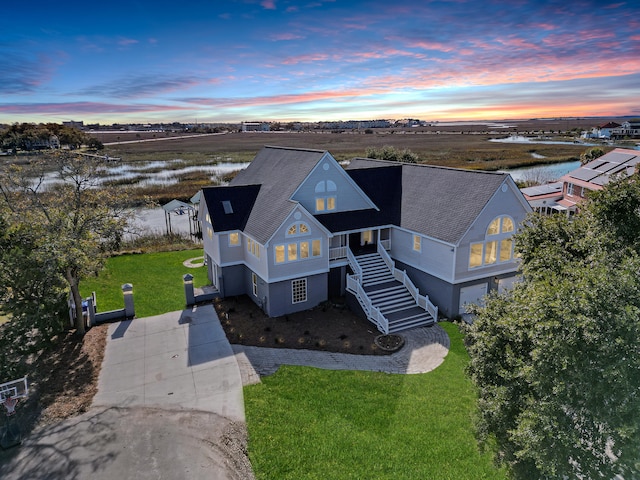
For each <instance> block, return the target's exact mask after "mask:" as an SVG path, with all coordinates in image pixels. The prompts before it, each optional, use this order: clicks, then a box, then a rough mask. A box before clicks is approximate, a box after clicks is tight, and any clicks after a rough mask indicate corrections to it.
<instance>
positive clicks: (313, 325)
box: [214, 295, 391, 355]
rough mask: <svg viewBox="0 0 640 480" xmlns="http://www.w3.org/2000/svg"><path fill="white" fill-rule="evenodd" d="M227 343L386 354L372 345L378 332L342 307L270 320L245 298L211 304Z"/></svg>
mask: <svg viewBox="0 0 640 480" xmlns="http://www.w3.org/2000/svg"><path fill="white" fill-rule="evenodd" d="M214 306H215V308H216V311H217V312H218V317H219V318H220V323H221V324H222V328H223V329H224V331H225V333H226V334H227V338H228V339H229V342H230V343H234V344H240V345H249V346H258V347H271V348H296V349H306V350H322V351H326V352H339V353H351V354H356V355H388V354H389V353H391V352H389V351H384V350H383V349H381V348H380V347H379V346H378V345H376V343H375V338H376V337H377V336H378V335H380V332H379V331H378V330H377V329H376V328H375V326H374V325H373V324H372V323H370V322H369V321H367V320H365V319H364V318H361V317H359V316H358V315H356V314H355V313H354V312H352V311H351V310H349V308H348V307H347V306H346V305H345V304H344V300H343V299H337V300H333V301H328V302H324V303H322V304H321V305H319V306H317V307H315V308H312V309H311V310H305V311H303V312H297V313H292V314H289V315H283V316H281V317H273V318H270V317H268V316H267V315H265V314H264V312H262V310H260V308H259V307H258V306H257V305H256V304H255V303H253V302H252V301H251V299H250V298H249V297H248V296H246V295H240V296H237V297H229V298H225V299H217V300H216V301H215V302H214Z"/></svg>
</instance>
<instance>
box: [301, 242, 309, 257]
mask: <svg viewBox="0 0 640 480" xmlns="http://www.w3.org/2000/svg"><path fill="white" fill-rule="evenodd" d="M300 258H309V242H300Z"/></svg>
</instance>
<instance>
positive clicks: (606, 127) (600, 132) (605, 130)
mask: <svg viewBox="0 0 640 480" xmlns="http://www.w3.org/2000/svg"><path fill="white" fill-rule="evenodd" d="M620 126H621V125H620V124H619V123H616V122H607V123H605V124H603V125H598V126H597V127H593V128H592V129H591V131H590V132H585V133H583V135H582V137H583V138H607V139H608V138H611V132H612V130H613V129H614V128H619V127H620Z"/></svg>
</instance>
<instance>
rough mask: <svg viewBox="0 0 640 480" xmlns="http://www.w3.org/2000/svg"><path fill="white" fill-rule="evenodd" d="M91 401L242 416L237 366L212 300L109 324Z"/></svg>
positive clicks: (236, 419)
mask: <svg viewBox="0 0 640 480" xmlns="http://www.w3.org/2000/svg"><path fill="white" fill-rule="evenodd" d="M93 405H94V406H113V407H133V406H144V407H153V408H163V409H167V410H198V411H203V412H212V413H216V414H218V415H220V416H222V417H225V418H228V419H230V420H233V421H238V422H244V420H245V417H244V399H243V396H242V379H241V377H240V369H239V367H238V363H237V361H236V359H235V357H234V353H233V350H232V349H231V345H229V341H228V340H227V338H226V336H225V334H224V331H223V329H222V326H221V325H220V321H219V320H218V317H217V315H216V312H215V309H214V308H213V306H212V305H204V306H199V307H194V308H193V309H189V310H183V311H182V312H172V313H167V314H164V315H159V316H156V317H149V318H142V319H136V320H128V321H124V322H120V323H118V324H114V325H111V327H110V328H109V333H108V341H107V348H106V351H105V356H104V361H103V363H102V371H101V372H100V379H99V382H98V393H97V394H96V396H95V397H94V399H93Z"/></svg>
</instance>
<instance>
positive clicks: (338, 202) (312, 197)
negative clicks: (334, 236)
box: [291, 153, 378, 215]
mask: <svg viewBox="0 0 640 480" xmlns="http://www.w3.org/2000/svg"><path fill="white" fill-rule="evenodd" d="M291 200H293V201H296V202H299V203H300V204H301V205H302V206H304V208H305V209H306V210H307V211H309V212H310V213H311V214H313V215H320V214H323V213H336V212H348V211H352V210H365V209H370V208H374V209H376V210H377V209H378V208H377V206H376V205H375V204H374V203H373V202H372V201H371V199H370V198H369V197H368V196H367V195H366V194H365V193H364V192H363V191H362V190H361V189H360V187H359V186H358V185H357V184H356V183H355V182H354V181H353V179H352V178H351V177H350V176H349V175H347V172H345V170H344V169H343V168H342V167H341V166H340V164H339V163H338V162H337V161H336V160H335V159H334V158H333V157H332V156H331V155H330V154H329V153H325V155H324V156H323V157H322V159H321V160H320V161H319V162H318V163H317V165H316V166H315V167H314V168H313V170H312V171H311V172H310V173H309V175H307V177H306V178H305V179H304V180H303V181H302V183H301V184H300V185H299V186H298V188H297V189H296V190H295V191H294V192H293V195H291Z"/></svg>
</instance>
